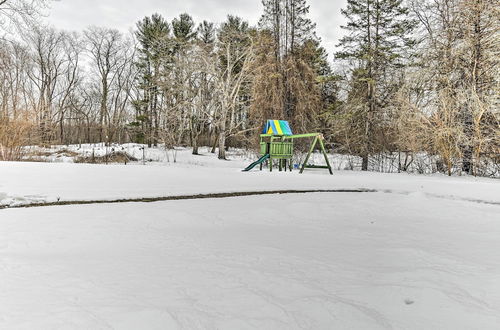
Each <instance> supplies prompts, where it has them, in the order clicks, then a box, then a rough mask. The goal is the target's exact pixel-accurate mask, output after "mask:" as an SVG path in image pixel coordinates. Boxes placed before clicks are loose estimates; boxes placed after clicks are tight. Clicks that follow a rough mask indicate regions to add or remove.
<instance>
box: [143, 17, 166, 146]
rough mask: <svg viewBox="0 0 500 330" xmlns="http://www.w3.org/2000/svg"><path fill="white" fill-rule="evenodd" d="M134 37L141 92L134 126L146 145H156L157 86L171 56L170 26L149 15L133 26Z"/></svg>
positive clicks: (162, 20) (158, 92)
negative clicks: (137, 55) (138, 126)
mask: <svg viewBox="0 0 500 330" xmlns="http://www.w3.org/2000/svg"><path fill="white" fill-rule="evenodd" d="M135 34H136V37H137V40H138V42H139V47H138V52H139V58H138V62H137V66H138V69H139V71H140V75H139V80H140V81H139V84H138V86H139V89H140V90H141V91H142V98H141V99H140V100H137V101H136V102H134V106H135V108H136V117H137V118H138V121H137V122H136V123H135V125H136V126H137V125H138V124H140V126H141V127H142V130H143V132H144V136H145V138H146V141H147V142H148V144H152V143H154V144H156V143H157V141H158V131H159V129H160V102H161V100H160V98H161V93H160V90H159V86H158V85H159V80H160V73H161V70H162V68H164V67H165V65H167V63H168V61H169V60H168V58H169V56H170V53H171V49H170V48H171V42H170V26H169V24H168V22H167V21H166V20H165V19H164V18H163V17H162V16H161V15H159V14H153V15H152V16H151V17H145V18H144V19H143V20H142V21H140V22H138V23H137V31H136V32H135Z"/></svg>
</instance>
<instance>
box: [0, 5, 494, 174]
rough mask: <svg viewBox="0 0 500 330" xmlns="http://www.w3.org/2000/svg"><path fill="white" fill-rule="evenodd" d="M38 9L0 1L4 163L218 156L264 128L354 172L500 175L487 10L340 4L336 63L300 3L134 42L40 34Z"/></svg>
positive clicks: (145, 23)
mask: <svg viewBox="0 0 500 330" xmlns="http://www.w3.org/2000/svg"><path fill="white" fill-rule="evenodd" d="M46 4H47V1H44V0H37V1H23V0H17V1H13V0H0V17H1V19H0V22H2V23H0V24H3V31H4V33H3V36H2V37H0V158H3V159H9V158H15V157H19V155H20V151H21V150H22V149H21V147H22V146H23V145H34V144H43V145H50V144H76V143H97V142H105V143H108V144H110V143H124V142H130V141H132V142H138V143H145V144H148V145H158V144H162V145H165V146H166V147H173V146H180V145H186V146H191V147H192V148H193V153H194V154H197V153H198V147H199V146H201V145H209V146H211V147H212V151H213V152H218V156H219V158H221V159H225V158H226V154H225V152H226V150H227V148H228V147H229V146H234V147H244V148H253V147H255V144H256V141H257V136H258V133H259V132H260V129H261V128H262V125H263V123H264V121H265V119H268V118H272V119H285V120H289V121H290V123H291V125H292V128H293V129H294V131H296V132H297V133H302V132H308V131H318V132H321V133H323V134H324V135H325V136H326V137H327V140H328V141H329V142H330V145H329V147H330V148H332V149H333V150H334V151H335V152H339V153H345V154H349V155H355V156H359V157H360V159H361V160H362V161H361V164H360V167H361V169H363V170H369V169H372V170H373V169H375V170H376V169H378V168H379V169H382V168H383V166H379V165H380V163H381V162H383V161H384V160H386V159H393V160H394V159H395V157H397V167H398V170H400V171H406V170H409V169H410V168H411V167H412V166H414V165H415V162H416V161H417V159H419V157H420V158H421V157H423V155H424V156H425V157H427V158H428V159H432V162H433V163H432V164H433V165H432V166H433V168H434V169H435V171H442V172H446V173H448V174H450V175H451V174H452V173H453V172H466V173H469V174H475V175H489V174H492V173H495V171H496V173H498V163H499V162H500V159H499V157H500V156H499V153H500V129H499V128H500V127H499V102H498V101H499V95H500V94H499V86H500V84H499V74H500V71H499V63H498V61H499V60H498V59H499V58H500V57H499V55H500V54H499V52H500V46H499V44H500V35H499V21H500V20H499V18H500V13H499V9H498V8H499V6H498V1H497V0H421V1H419V0H408V1H403V0H348V1H347V6H346V8H344V9H343V10H342V14H343V15H344V16H345V17H346V21H347V24H346V25H345V26H342V27H339V28H343V29H344V30H345V36H344V37H343V38H342V39H341V40H340V41H339V45H338V47H337V48H338V51H337V52H336V53H335V54H330V55H333V61H330V60H329V59H328V53H327V51H326V50H325V49H324V48H323V47H322V46H321V40H320V38H318V37H317V36H316V33H315V24H314V22H312V21H311V20H310V19H309V18H308V12H309V6H308V4H307V1H306V0H263V1H262V4H263V7H264V12H263V14H262V16H261V19H260V21H259V22H258V24H257V25H256V26H251V25H250V24H249V23H248V22H246V21H245V20H244V19H242V18H241V17H237V16H232V15H229V16H227V19H226V20H225V21H224V22H222V23H221V24H215V23H212V22H208V21H203V22H199V23H197V22H194V20H193V18H192V17H191V16H190V15H189V14H186V13H184V14H181V15H179V16H178V17H176V18H174V19H172V20H170V21H169V20H167V19H166V18H165V17H164V16H162V15H161V14H153V15H151V16H148V17H144V18H143V19H142V20H140V21H139V22H137V23H136V25H135V28H134V31H133V33H131V34H125V33H122V32H120V31H118V30H114V29H109V28H103V27H96V26H93V27H89V28H87V29H85V30H84V31H81V32H78V33H77V32H68V31H61V30H58V29H55V28H53V27H50V26H45V25H43V24H40V23H39V22H38V21H37V20H36V16H38V14H39V13H40V11H43V8H44V6H45V5H46ZM495 166H496V167H495Z"/></svg>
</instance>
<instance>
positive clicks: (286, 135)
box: [243, 120, 333, 174]
mask: <svg viewBox="0 0 500 330" xmlns="http://www.w3.org/2000/svg"><path fill="white" fill-rule="evenodd" d="M262 133H263V134H261V135H260V154H261V158H260V159H259V160H258V161H256V162H254V163H252V164H250V165H249V166H248V167H247V168H245V169H244V170H243V171H250V170H251V169H252V168H254V167H255V166H256V165H260V170H262V167H263V164H264V162H267V163H268V164H269V170H270V171H272V170H273V163H274V160H277V162H278V168H279V170H280V171H282V170H283V169H284V170H285V171H286V170H287V169H289V170H290V171H292V169H293V164H292V157H293V141H294V140H296V139H305V138H309V139H312V142H311V146H310V148H309V152H308V153H307V156H306V158H305V160H304V163H303V164H302V165H301V166H300V173H302V172H304V169H306V168H323V169H328V171H329V172H330V174H333V172H332V168H331V166H330V162H329V161H328V156H327V152H326V149H325V144H324V138H323V135H322V134H320V133H308V134H297V135H294V134H293V133H292V130H291V129H290V125H289V124H288V122H287V121H284V120H268V121H267V123H266V125H265V126H264V130H263V132H262ZM316 148H318V149H319V150H320V151H321V152H322V153H323V156H324V158H325V163H326V165H310V164H308V163H307V162H308V161H309V158H310V157H311V154H312V153H313V152H314V150H315V149H316Z"/></svg>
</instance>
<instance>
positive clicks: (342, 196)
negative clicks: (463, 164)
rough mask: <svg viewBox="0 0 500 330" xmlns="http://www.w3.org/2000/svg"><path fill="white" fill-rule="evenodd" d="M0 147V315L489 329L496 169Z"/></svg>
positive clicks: (54, 322) (129, 325)
mask: <svg viewBox="0 0 500 330" xmlns="http://www.w3.org/2000/svg"><path fill="white" fill-rule="evenodd" d="M244 158H245V157H234V158H233V160H232V161H227V162H224V161H219V160H217V159H215V157H214V156H212V155H205V156H198V157H195V156H191V155H189V152H187V151H186V152H179V154H178V158H177V162H176V163H172V162H153V163H150V164H149V165H139V164H129V165H89V164H71V163H55V164H54V163H2V162H0V200H1V203H2V204H3V205H4V206H6V205H19V204H28V203H32V202H37V201H48V202H51V201H57V200H61V201H71V200H103V199H104V200H113V199H121V198H140V197H161V196H176V195H183V194H199V193H214V192H240V191H256V190H279V189H349V188H366V189H376V190H378V191H379V192H371V193H311V194H299V195H293V194H292V195H266V196H251V197H233V198H224V199H204V200H183V201H167V202H158V203H121V204H100V205H74V206H53V207H41V208H28V209H3V210H1V209H0V329H42V330H43V329H148V330H149V329H498V325H499V324H500V255H499V253H498V251H500V240H499V239H498V238H499V237H500V181H498V180H494V179H481V178H471V177H452V178H449V177H445V176H440V175H436V176H418V175H408V174H380V173H361V172H351V171H335V172H334V175H332V176H330V175H328V172H327V171H325V170H309V171H306V172H305V173H304V174H302V175H300V174H298V172H297V171H294V172H292V173H288V172H287V173H284V172H281V173H280V172H277V171H273V172H272V173H269V172H268V171H262V172H260V171H257V170H256V171H252V172H248V173H244V172H241V168H243V167H244V166H245V165H247V162H248V161H247V162H245V160H244Z"/></svg>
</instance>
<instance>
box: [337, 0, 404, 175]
mask: <svg viewBox="0 0 500 330" xmlns="http://www.w3.org/2000/svg"><path fill="white" fill-rule="evenodd" d="M342 14H343V15H344V16H345V17H346V18H347V20H348V23H347V25H346V26H343V28H344V29H345V30H347V31H348V35H347V36H345V37H344V38H342V39H341V40H340V43H339V46H340V47H342V50H341V51H339V52H337V53H336V58H337V59H341V60H349V63H350V64H351V66H352V70H353V74H352V77H351V79H353V80H356V81H354V82H352V83H351V86H352V87H355V88H356V90H353V89H351V92H350V95H351V97H354V96H356V97H358V98H360V99H358V100H356V102H351V103H348V104H347V107H349V104H351V105H352V104H356V107H357V108H356V110H353V111H355V112H356V113H357V117H358V119H359V120H361V121H362V123H360V125H356V126H357V127H360V126H361V127H363V129H362V130H360V131H361V135H360V136H358V137H357V138H358V140H359V141H361V144H360V148H359V150H357V152H358V153H359V154H360V155H361V156H362V158H363V163H362V169H363V170H364V171H366V170H367V169H368V157H369V155H370V154H372V153H374V152H377V151H379V150H377V147H378V146H380V143H376V141H375V140H376V139H377V138H378V136H377V135H378V134H380V133H381V132H383V128H382V127H381V126H382V124H381V122H382V121H383V110H384V108H385V107H386V106H387V104H388V102H389V100H390V98H391V95H390V93H391V91H393V90H394V88H393V86H391V85H393V84H394V83H395V82H397V80H398V79H397V78H396V77H395V76H394V74H395V70H397V69H399V68H401V67H402V66H403V65H404V64H405V57H404V54H405V51H406V50H407V49H408V48H409V47H411V46H413V45H414V41H413V40H412V39H411V38H410V35H411V32H412V30H413V26H414V22H413V21H412V20H410V19H408V18H407V17H408V16H407V15H408V8H406V7H405V6H404V5H403V1H402V0H348V1H347V7H346V9H343V10H342ZM354 72H355V73H356V74H354ZM360 88H361V90H362V91H363V92H362V93H360V90H359V89H360ZM351 101H352V100H351ZM360 106H361V108H360ZM360 111H361V112H360ZM347 112H349V109H347ZM360 131H357V133H360Z"/></svg>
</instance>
